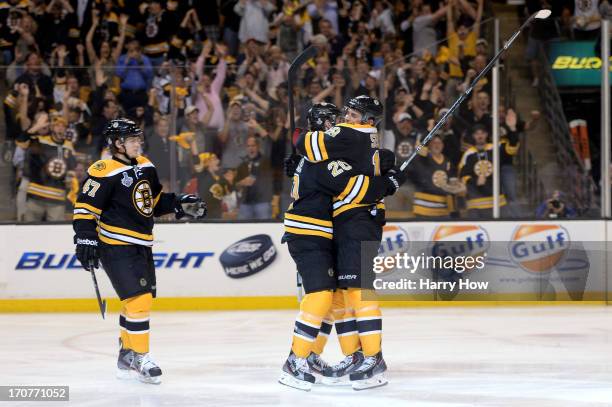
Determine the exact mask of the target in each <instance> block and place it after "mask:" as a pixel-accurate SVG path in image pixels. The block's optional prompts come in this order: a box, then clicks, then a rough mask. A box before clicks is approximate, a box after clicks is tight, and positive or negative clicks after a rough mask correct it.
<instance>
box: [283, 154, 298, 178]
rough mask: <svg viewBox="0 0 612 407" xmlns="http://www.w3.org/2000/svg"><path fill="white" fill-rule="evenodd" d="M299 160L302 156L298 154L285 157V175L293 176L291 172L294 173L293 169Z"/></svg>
mask: <svg viewBox="0 0 612 407" xmlns="http://www.w3.org/2000/svg"><path fill="white" fill-rule="evenodd" d="M301 160H302V156H301V155H298V154H291V155H290V156H289V157H287V158H285V161H284V163H285V165H284V166H285V175H287V176H288V177H289V178H293V174H295V170H296V168H297V166H298V165H299V164H300V161H301Z"/></svg>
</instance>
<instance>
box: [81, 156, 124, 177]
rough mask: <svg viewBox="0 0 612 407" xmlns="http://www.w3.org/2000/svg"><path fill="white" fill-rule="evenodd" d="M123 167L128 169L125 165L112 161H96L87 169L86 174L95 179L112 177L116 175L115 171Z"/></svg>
mask: <svg viewBox="0 0 612 407" xmlns="http://www.w3.org/2000/svg"><path fill="white" fill-rule="evenodd" d="M124 167H125V168H129V167H128V166H127V165H125V164H122V163H120V162H119V161H116V160H113V159H107V160H98V161H96V162H95V163H93V164H92V165H91V166H90V167H89V168H88V169H87V174H89V176H91V177H96V178H104V177H112V176H113V175H115V174H116V170H119V169H122V168H124Z"/></svg>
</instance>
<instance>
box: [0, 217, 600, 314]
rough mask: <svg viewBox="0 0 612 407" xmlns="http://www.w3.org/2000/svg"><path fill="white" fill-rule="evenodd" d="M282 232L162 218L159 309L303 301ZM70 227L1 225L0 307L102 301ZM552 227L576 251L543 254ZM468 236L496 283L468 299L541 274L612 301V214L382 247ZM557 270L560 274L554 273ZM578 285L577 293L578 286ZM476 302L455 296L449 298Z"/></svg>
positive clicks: (437, 227) (505, 225)
mask: <svg viewBox="0 0 612 407" xmlns="http://www.w3.org/2000/svg"><path fill="white" fill-rule="evenodd" d="M282 234H283V225H282V224H281V223H196V224H158V225H157V226H156V227H155V246H154V249H153V252H154V259H155V263H156V268H157V286H158V291H157V292H158V300H157V301H156V305H155V307H156V309H162V310H198V309H274V308H291V307H296V306H297V301H296V299H295V295H296V273H295V266H294V263H293V261H292V260H291V257H290V256H289V253H288V251H287V248H286V245H284V244H281V237H282ZM72 236H73V232H72V228H71V226H70V225H32V226H30V225H2V226H0V244H1V245H2V247H3V248H4V250H3V251H2V252H1V253H0V312H11V311H23V312H33V311H95V310H96V307H97V304H96V302H95V300H94V299H93V298H94V291H93V285H92V282H91V276H90V274H89V273H88V272H86V271H84V270H82V269H81V268H80V265H79V263H78V261H77V260H76V258H74V245H73V244H72ZM555 236H562V237H563V239H564V240H567V241H571V243H572V248H571V250H566V251H565V252H564V254H563V256H562V257H560V256H558V255H557V254H555V253H553V254H547V253H543V254H541V255H538V254H537V251H538V249H537V247H538V246H537V245H535V244H534V242H536V243H537V242H542V243H543V244H544V243H546V242H550V241H551V239H552V238H554V237H555ZM470 239H472V241H474V240H480V241H482V240H485V241H487V242H490V244H488V246H487V248H488V249H487V251H488V252H489V253H488V254H489V260H488V261H489V263H490V264H488V265H487V267H488V268H487V273H488V274H487V276H486V278H487V279H488V280H491V281H492V282H493V283H494V286H495V287H496V289H495V290H494V292H491V291H489V292H481V293H476V294H473V295H471V296H470V297H469V298H466V299H469V300H470V301H484V300H487V301H490V302H489V303H490V304H494V303H495V301H513V300H516V299H517V298H520V299H530V297H529V294H530V293H532V292H533V290H534V284H535V285H541V282H542V281H546V283H547V284H548V285H549V287H550V289H551V290H552V291H553V292H554V293H555V294H554V296H553V297H546V298H540V299H545V300H555V301H559V300H581V301H582V302H590V303H592V302H596V303H604V302H605V301H606V300H607V292H608V288H607V284H608V280H609V279H608V278H607V269H608V267H606V266H607V263H608V258H607V257H608V255H607V253H608V250H607V242H608V241H609V240H610V239H612V222H605V221H566V222H553V223H551V222H479V223H473V222H452V223H451V222H449V223H444V224H439V223H429V222H398V223H395V222H390V223H389V224H388V225H387V226H386V227H385V232H384V236H383V244H382V246H381V250H380V251H379V253H380V254H381V255H386V256H391V255H393V254H394V253H395V252H397V251H401V250H400V249H402V248H404V249H405V248H406V247H419V244H421V243H423V242H445V241H446V242H450V241H453V242H455V243H456V242H457V241H463V240H464V241H470ZM531 241H533V242H531ZM270 242H271V244H270ZM542 247H544V246H543V245H542ZM526 248H535V249H534V250H535V251H536V254H535V255H536V257H537V256H540V257H542V256H548V257H547V259H548V260H549V261H548V263H546V262H542V261H541V260H542V259H541V258H540V259H539V260H538V262H537V263H534V262H533V261H531V260H533V259H532V257H533V253H532V254H531V256H532V257H529V258H528V260H529V261H525V260H524V259H521V258H520V256H521V255H522V253H523V252H524V251H525V252H526V251H527V249H526ZM551 259H552V260H551ZM222 262H223V264H222ZM553 263H554V264H553ZM533 264H537V265H538V266H535V268H534V266H533ZM542 264H547V266H541V265H542ZM538 267H540V268H539V269H538ZM557 269H558V270H557ZM97 274H98V281H99V283H100V289H101V292H102V295H103V296H104V297H106V298H114V292H113V289H112V287H111V285H110V283H109V282H108V279H107V278H106V276H105V275H104V272H103V270H101V269H99V270H98V273H97ZM557 274H558V275H559V276H561V277H563V278H556V277H554V276H556V275H557ZM475 279H477V278H475ZM568 281H569V283H568ZM572 291H580V294H579V295H578V296H576V295H572ZM401 299H402V301H401V302H399V301H398V302H391V303H390V304H389V305H393V306H418V305H422V304H423V301H428V300H430V298H429V297H427V296H426V295H424V294H422V293H419V292H415V293H414V296H413V297H411V298H409V299H408V300H407V299H406V298H403V297H402V298H401ZM469 303H470V302H460V301H454V302H452V305H466V304H469ZM116 305H117V302H116V301H115V300H111V301H110V308H111V309H113V308H115V307H116ZM432 305H435V304H432ZM438 305H439V304H438Z"/></svg>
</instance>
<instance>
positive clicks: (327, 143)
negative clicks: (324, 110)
mask: <svg viewBox="0 0 612 407" xmlns="http://www.w3.org/2000/svg"><path fill="white" fill-rule="evenodd" d="M377 132H378V130H377V129H376V127H373V126H369V125H352V124H347V123H342V124H339V125H337V126H334V127H332V128H331V129H329V130H327V131H325V132H321V131H315V132H308V133H305V134H304V135H303V136H301V137H300V138H299V139H298V141H297V144H296V147H297V151H298V152H299V153H300V154H302V155H303V156H304V157H306V159H307V160H308V161H310V162H321V161H325V160H328V159H329V160H343V161H345V162H346V163H347V164H349V165H350V166H351V168H352V170H353V171H354V174H363V175H368V176H379V175H381V171H380V159H379V155H378V148H379V145H380V143H379V139H378V133H377ZM353 186H354V185H353ZM351 197H352V195H351V194H347V195H344V196H343V195H342V194H340V195H338V196H335V197H334V200H333V212H332V215H333V217H337V216H340V215H343V214H345V213H347V212H349V211H351V210H356V209H359V210H364V209H368V210H369V209H371V208H372V206H373V203H371V202H370V203H361V202H356V201H354V200H352V199H351ZM364 202H367V201H364ZM384 208H385V207H384V203H383V202H382V200H380V201H379V202H377V203H376V210H381V211H384Z"/></svg>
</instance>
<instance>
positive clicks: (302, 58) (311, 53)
mask: <svg viewBox="0 0 612 407" xmlns="http://www.w3.org/2000/svg"><path fill="white" fill-rule="evenodd" d="M317 52H318V49H317V47H315V46H314V45H311V46H310V47H308V48H306V49H305V50H304V51H302V53H301V54H300V55H298V56H297V57H295V59H294V60H293V62H291V65H290V66H289V73H288V75H287V88H288V92H289V93H288V94H287V96H289V126H290V128H291V132H290V134H291V136H292V137H293V132H294V131H295V108H294V107H295V101H294V100H293V81H294V80H295V77H296V75H297V71H298V70H299V69H300V68H301V67H302V65H304V64H305V63H306V61H308V60H309V59H311V58H314V57H315V56H316V55H317ZM291 149H292V151H293V154H295V151H296V150H295V145H294V144H293V140H292V142H291Z"/></svg>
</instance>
